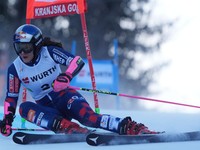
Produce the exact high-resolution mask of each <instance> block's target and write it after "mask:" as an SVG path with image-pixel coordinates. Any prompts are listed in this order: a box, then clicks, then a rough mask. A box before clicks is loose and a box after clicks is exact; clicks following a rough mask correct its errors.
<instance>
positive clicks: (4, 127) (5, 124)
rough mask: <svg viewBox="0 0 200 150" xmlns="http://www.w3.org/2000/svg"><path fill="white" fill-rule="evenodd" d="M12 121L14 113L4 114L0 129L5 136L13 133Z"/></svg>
mask: <svg viewBox="0 0 200 150" xmlns="http://www.w3.org/2000/svg"><path fill="white" fill-rule="evenodd" d="M12 122H13V115H12V114H8V115H5V116H4V119H3V121H1V123H0V130H1V134H2V135H3V136H9V135H11V134H12V128H11V127H12Z"/></svg>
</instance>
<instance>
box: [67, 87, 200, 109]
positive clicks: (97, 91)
mask: <svg viewBox="0 0 200 150" xmlns="http://www.w3.org/2000/svg"><path fill="white" fill-rule="evenodd" d="M69 88H72V89H75V90H81V91H86V92H96V93H101V94H107V95H115V96H122V97H128V98H134V99H140V100H145V101H153V102H159V103H167V104H172V105H180V106H186V107H193V108H200V106H195V105H189V104H183V103H177V102H171V101H165V100H159V99H153V98H148V97H141V96H135V95H127V94H121V93H115V92H110V91H103V90H93V89H87V88H80V87H73V86H70V87H69Z"/></svg>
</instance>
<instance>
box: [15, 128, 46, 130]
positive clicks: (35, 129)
mask: <svg viewBox="0 0 200 150" xmlns="http://www.w3.org/2000/svg"><path fill="white" fill-rule="evenodd" d="M12 130H14V131H50V130H46V129H26V128H12Z"/></svg>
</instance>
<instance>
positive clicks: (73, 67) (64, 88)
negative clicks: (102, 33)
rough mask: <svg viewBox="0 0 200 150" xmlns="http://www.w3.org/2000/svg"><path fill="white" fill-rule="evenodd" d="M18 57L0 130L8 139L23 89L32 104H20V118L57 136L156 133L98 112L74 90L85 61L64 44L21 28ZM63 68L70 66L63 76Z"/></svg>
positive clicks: (9, 74)
mask: <svg viewBox="0 0 200 150" xmlns="http://www.w3.org/2000/svg"><path fill="white" fill-rule="evenodd" d="M13 45H14V49H15V52H16V53H17V55H18V57H17V58H16V59H15V60H14V62H13V63H12V64H11V65H10V66H9V68H8V71H7V93H6V98H5V102H4V117H3V121H1V127H0V131H1V133H2V134H3V135H4V136H9V135H10V134H11V133H12V122H13V120H14V118H15V112H16V106H17V101H18V97H19V90H20V86H21V85H23V86H24V87H25V88H26V89H27V90H28V91H29V92H30V94H31V96H32V98H33V99H34V100H35V103H34V102H31V101H26V102H23V103H21V104H20V106H19V113H20V115H21V117H22V118H24V119H26V120H27V121H29V122H31V123H34V124H36V125H37V126H40V127H42V128H44V129H48V130H51V131H53V132H55V133H66V134H72V133H88V132H89V130H88V129H87V128H84V127H81V126H80V125H79V124H77V123H75V122H72V121H71V120H72V119H75V120H77V121H78V122H80V123H81V124H82V125H84V126H87V127H93V128H100V129H105V130H107V131H111V132H115V133H118V134H126V135H137V134H154V133H157V132H154V131H150V130H148V128H147V127H146V126H145V125H143V124H141V123H136V122H135V121H132V120H131V117H126V118H119V117H115V116H111V115H108V114H97V113H95V112H94V111H93V110H92V109H91V107H90V106H89V104H88V103H87V101H86V100H85V98H84V97H83V96H82V95H81V94H80V93H78V92H77V91H76V90H74V89H69V88H68V87H69V84H70V81H71V80H72V78H73V77H74V76H76V75H77V74H78V73H79V71H80V70H81V68H82V67H83V66H84V62H83V60H82V58H81V57H80V56H74V55H72V54H70V53H69V52H67V51H66V50H64V49H63V48H62V44H61V43H58V42H54V41H52V40H51V39H50V38H47V37H43V35H42V32H41V31H40V29H39V28H38V27H36V26H34V25H31V24H24V25H22V26H20V27H19V28H18V29H17V30H16V32H15V34H14V38H13ZM60 65H64V66H67V69H66V71H65V72H64V73H62V72H61V69H60Z"/></svg>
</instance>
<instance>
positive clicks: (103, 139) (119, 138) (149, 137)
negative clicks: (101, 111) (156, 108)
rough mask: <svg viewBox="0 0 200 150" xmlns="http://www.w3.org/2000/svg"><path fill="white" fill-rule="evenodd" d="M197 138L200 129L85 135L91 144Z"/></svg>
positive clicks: (156, 141) (199, 136) (192, 139)
mask: <svg viewBox="0 0 200 150" xmlns="http://www.w3.org/2000/svg"><path fill="white" fill-rule="evenodd" d="M197 140H200V131H194V132H183V133H171V134H169V133H160V134H143V135H118V134H102V133H90V134H89V135H87V137H86V142H87V143H88V144H89V145H92V146H98V145H123V144H142V143H162V142H163V143H164V142H183V141H197Z"/></svg>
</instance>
